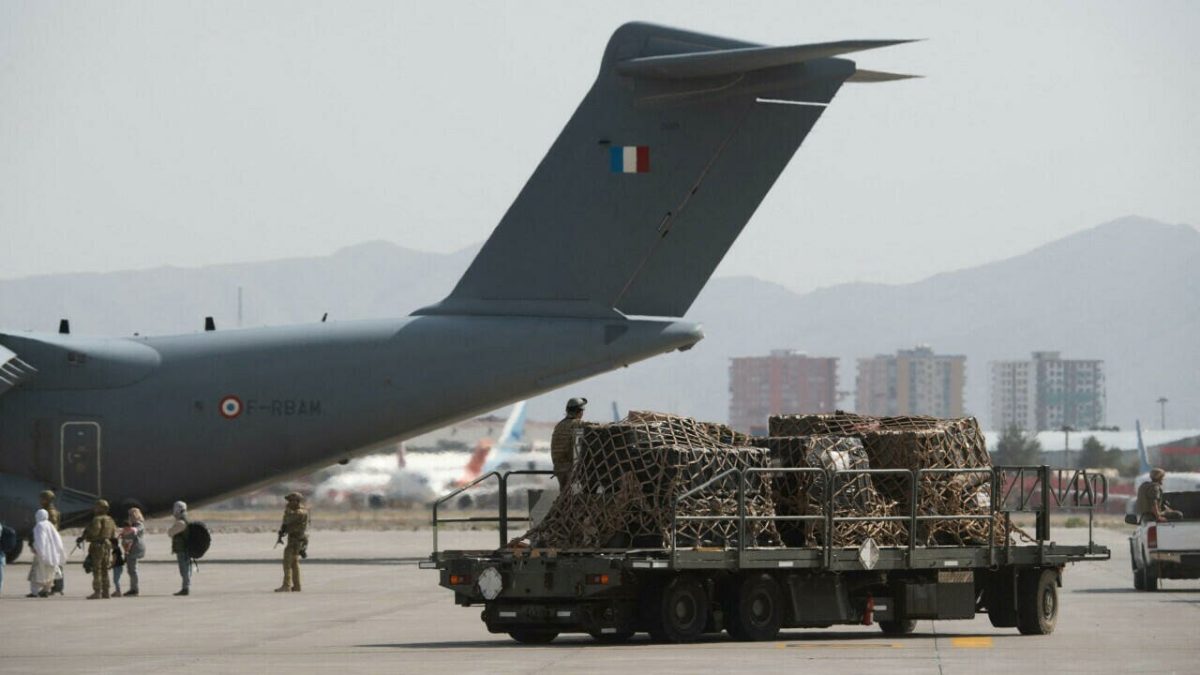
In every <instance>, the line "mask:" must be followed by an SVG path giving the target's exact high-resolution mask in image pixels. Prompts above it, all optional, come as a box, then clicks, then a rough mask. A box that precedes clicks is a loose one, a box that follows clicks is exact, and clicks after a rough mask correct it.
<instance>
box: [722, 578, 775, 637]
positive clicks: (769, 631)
mask: <svg viewBox="0 0 1200 675" xmlns="http://www.w3.org/2000/svg"><path fill="white" fill-rule="evenodd" d="M725 615H726V616H727V617H728V621H729V625H728V626H727V627H726V630H727V631H729V635H730V637H733V638H734V639H736V640H744V641H764V640H774V639H775V637H776V636H777V635H779V627H780V626H782V625H783V595H782V593H781V592H780V589H779V582H778V581H775V578H774V577H772V576H771V575H769V574H749V575H747V576H746V577H745V578H744V579H742V580H741V583H739V584H737V586H736V587H735V588H734V589H732V592H731V593H730V594H729V597H728V600H727V602H726V614H725Z"/></svg>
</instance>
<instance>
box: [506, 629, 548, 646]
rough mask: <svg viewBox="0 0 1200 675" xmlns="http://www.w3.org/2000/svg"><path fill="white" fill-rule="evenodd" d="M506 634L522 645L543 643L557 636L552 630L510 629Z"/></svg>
mask: <svg viewBox="0 0 1200 675" xmlns="http://www.w3.org/2000/svg"><path fill="white" fill-rule="evenodd" d="M508 636H509V637H511V638H512V639H514V640H516V641H517V642H520V643H521V644H523V645H544V644H548V643H550V642H553V641H554V638H556V637H558V632H557V631H552V630H531V629H523V630H510V631H508Z"/></svg>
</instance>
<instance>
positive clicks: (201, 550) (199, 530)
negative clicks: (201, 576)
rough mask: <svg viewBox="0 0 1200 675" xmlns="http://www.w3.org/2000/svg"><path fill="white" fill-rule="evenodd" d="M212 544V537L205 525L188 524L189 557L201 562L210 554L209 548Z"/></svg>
mask: <svg viewBox="0 0 1200 675" xmlns="http://www.w3.org/2000/svg"><path fill="white" fill-rule="evenodd" d="M210 544H212V535H211V534H209V532H208V526H207V525H205V524H204V523H188V526H187V550H188V557H189V558H191V559H192V560H199V559H200V558H203V557H204V554H205V553H208V547H209V545H210Z"/></svg>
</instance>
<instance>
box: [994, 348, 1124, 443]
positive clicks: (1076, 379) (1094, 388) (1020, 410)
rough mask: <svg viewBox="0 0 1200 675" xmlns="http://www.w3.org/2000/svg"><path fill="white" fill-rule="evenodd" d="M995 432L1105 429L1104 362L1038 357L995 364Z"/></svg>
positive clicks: (1049, 355)
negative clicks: (1015, 429) (1014, 427)
mask: <svg viewBox="0 0 1200 675" xmlns="http://www.w3.org/2000/svg"><path fill="white" fill-rule="evenodd" d="M991 371H992V381H991V413H992V428H994V429H1007V428H1008V427H1010V426H1013V425H1016V426H1017V427H1019V428H1021V429H1025V430H1027V431H1053V430H1056V429H1061V428H1063V427H1064V426H1069V427H1071V428H1073V429H1079V430H1085V429H1095V428H1097V427H1102V426H1104V417H1105V403H1106V398H1105V393H1104V361H1101V360H1098V359H1064V358H1062V357H1061V356H1060V355H1059V352H1033V355H1032V358H1031V359H1030V360H1028V361H993V362H992V363H991Z"/></svg>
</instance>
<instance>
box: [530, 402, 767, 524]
mask: <svg viewBox="0 0 1200 675" xmlns="http://www.w3.org/2000/svg"><path fill="white" fill-rule="evenodd" d="M739 436H740V438H739ZM742 438H747V437H745V436H741V435H739V434H734V432H733V431H732V430H731V429H729V427H726V426H724V425H715V424H707V423H702V422H697V421H696V420H693V419H690V418H686V417H677V416H673V415H663V414H660V413H641V412H631V413H630V414H629V416H628V417H626V418H625V419H624V420H622V421H620V422H616V423H613V424H598V425H589V426H588V427H586V428H585V429H584V430H583V433H582V435H581V436H580V438H579V446H578V448H577V449H576V458H575V463H574V466H573V467H572V470H571V475H570V477H569V479H568V482H567V487H566V489H564V490H563V492H562V494H560V495H559V496H558V498H557V499H556V500H555V502H554V504H553V505H552V506H551V508H550V510H549V512H548V513H547V514H546V516H545V518H544V519H543V520H542V522H541V523H539V524H538V526H537V527H535V528H533V529H532V530H530V531H529V532H528V533H527V534H526V535H525V538H527V539H528V540H529V541H530V542H532V543H533V545H534V546H538V547H550V548H628V547H660V546H669V545H670V544H671V537H672V513H673V509H674V508H675V504H676V502H677V501H678V500H679V499H680V498H681V497H682V496H683V495H684V494H686V493H687V492H688V491H689V490H692V489H693V488H696V487H699V486H701V485H704V484H705V483H706V482H707V481H709V480H711V479H713V478H716V477H718V476H720V475H721V474H722V473H723V472H725V471H728V470H730V469H748V468H752V467H761V468H765V467H768V466H769V455H768V453H767V452H766V451H764V450H762V449H760V448H755V447H750V446H748V445H747V446H744V447H739V446H735V445H732V444H730V443H728V442H726V441H730V440H740V439H742ZM737 495H738V482H737V479H736V477H729V478H727V479H724V480H720V481H717V482H716V483H714V484H713V485H710V486H709V487H708V488H706V489H704V490H703V491H701V492H699V493H698V494H696V495H695V496H692V497H689V498H686V499H684V500H683V501H681V502H680V505H679V511H678V513H679V515H693V516H718V515H719V516H736V515H737V513H738V499H737ZM746 510H747V513H748V514H749V515H755V516H769V515H773V514H774V512H775V508H774V504H773V503H772V501H771V488H770V477H769V476H767V475H765V474H750V477H749V478H748V480H747V481H746ZM678 533H679V539H678V541H677V542H676V543H677V545H679V546H728V545H733V544H735V543H736V540H737V536H738V523H737V520H736V519H730V520H697V521H680V522H679V523H678ZM747 539H749V540H750V541H749V542H747V543H748V544H751V545H754V544H761V545H777V544H778V543H779V535H778V532H777V531H776V529H775V526H774V524H773V523H772V522H770V521H756V522H752V523H751V524H749V525H748V526H747Z"/></svg>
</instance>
